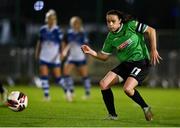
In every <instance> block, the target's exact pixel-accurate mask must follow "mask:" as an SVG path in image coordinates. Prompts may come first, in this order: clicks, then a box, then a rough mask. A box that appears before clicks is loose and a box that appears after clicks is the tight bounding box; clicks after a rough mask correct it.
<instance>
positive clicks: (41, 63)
mask: <svg viewBox="0 0 180 128" xmlns="http://www.w3.org/2000/svg"><path fill="white" fill-rule="evenodd" d="M39 65H40V66H43V65H46V66H48V67H49V68H56V67H60V66H61V64H60V63H58V64H55V63H49V62H46V61H43V60H39Z"/></svg>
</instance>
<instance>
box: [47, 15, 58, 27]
mask: <svg viewBox="0 0 180 128" xmlns="http://www.w3.org/2000/svg"><path fill="white" fill-rule="evenodd" d="M56 23H57V18H56V16H55V15H51V16H49V17H48V22H47V24H48V25H49V26H53V25H56Z"/></svg>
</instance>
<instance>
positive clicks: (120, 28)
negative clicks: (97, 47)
mask: <svg viewBox="0 0 180 128" xmlns="http://www.w3.org/2000/svg"><path fill="white" fill-rule="evenodd" d="M122 27H123V23H121V24H120V26H119V28H118V29H117V30H116V31H114V32H113V33H119V32H120V31H121V30H122Z"/></svg>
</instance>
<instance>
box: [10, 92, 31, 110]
mask: <svg viewBox="0 0 180 128" xmlns="http://www.w3.org/2000/svg"><path fill="white" fill-rule="evenodd" d="M7 105H8V107H9V108H10V109H11V110H13V111H16V112H18V111H22V110H24V109H25V108H26V107H27V105H28V97H27V96H26V95H25V94H24V93H22V92H20V91H13V92H11V93H10V94H9V96H8V99H7Z"/></svg>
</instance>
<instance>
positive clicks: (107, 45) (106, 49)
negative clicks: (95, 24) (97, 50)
mask: <svg viewBox="0 0 180 128" xmlns="http://www.w3.org/2000/svg"><path fill="white" fill-rule="evenodd" d="M112 52H113V46H112V44H111V42H110V40H109V39H108V36H107V38H106V40H105V42H104V45H103V48H102V50H101V53H103V54H106V55H111V54H112Z"/></svg>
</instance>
